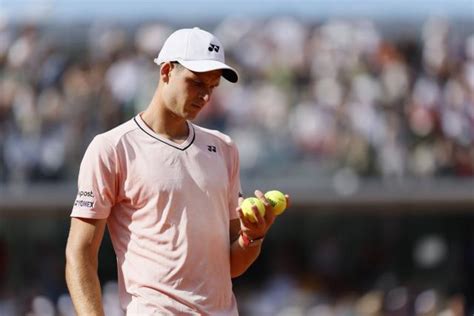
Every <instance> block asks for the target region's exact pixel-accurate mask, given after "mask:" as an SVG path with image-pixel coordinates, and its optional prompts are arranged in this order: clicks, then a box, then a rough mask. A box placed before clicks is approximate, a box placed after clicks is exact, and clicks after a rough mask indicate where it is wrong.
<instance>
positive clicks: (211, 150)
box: [207, 145, 217, 153]
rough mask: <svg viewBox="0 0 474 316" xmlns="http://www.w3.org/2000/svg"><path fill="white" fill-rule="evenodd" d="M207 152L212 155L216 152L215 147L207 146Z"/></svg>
mask: <svg viewBox="0 0 474 316" xmlns="http://www.w3.org/2000/svg"><path fill="white" fill-rule="evenodd" d="M207 150H209V151H210V152H212V153H216V152H217V148H216V146H211V145H207Z"/></svg>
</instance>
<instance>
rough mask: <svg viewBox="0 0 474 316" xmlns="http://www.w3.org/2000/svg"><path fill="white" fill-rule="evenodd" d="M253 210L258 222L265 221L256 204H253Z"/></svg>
mask: <svg viewBox="0 0 474 316" xmlns="http://www.w3.org/2000/svg"><path fill="white" fill-rule="evenodd" d="M265 210H266V207H265ZM252 211H253V214H254V215H255V219H256V220H257V221H256V223H257V224H261V223H264V222H265V220H264V219H263V217H262V215H260V211H259V210H258V208H257V207H256V206H255V205H254V206H252Z"/></svg>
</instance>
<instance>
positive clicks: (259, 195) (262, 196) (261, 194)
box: [254, 190, 267, 201]
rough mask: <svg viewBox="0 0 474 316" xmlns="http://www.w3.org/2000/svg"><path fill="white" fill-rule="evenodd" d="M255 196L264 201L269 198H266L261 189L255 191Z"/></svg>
mask: <svg viewBox="0 0 474 316" xmlns="http://www.w3.org/2000/svg"><path fill="white" fill-rule="evenodd" d="M254 194H255V196H256V197H258V198H259V199H260V200H262V201H266V200H267V199H266V198H265V195H264V194H263V193H262V191H260V190H255V192H254Z"/></svg>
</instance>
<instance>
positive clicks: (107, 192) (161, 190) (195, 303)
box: [71, 115, 240, 315]
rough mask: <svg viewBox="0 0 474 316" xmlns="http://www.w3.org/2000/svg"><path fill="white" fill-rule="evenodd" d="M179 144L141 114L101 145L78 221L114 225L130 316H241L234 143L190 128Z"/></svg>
mask: <svg viewBox="0 0 474 316" xmlns="http://www.w3.org/2000/svg"><path fill="white" fill-rule="evenodd" d="M188 126H189V130H190V133H189V137H188V138H187V140H186V141H185V142H183V143H182V144H176V143H174V142H171V141H169V140H167V139H165V138H163V137H161V136H160V135H158V134H156V133H154V132H153V130H151V129H150V128H149V127H148V126H147V125H146V124H145V123H144V122H143V120H142V119H141V117H140V115H137V116H136V117H135V118H133V119H132V120H130V121H128V122H125V123H124V124H122V125H120V126H118V127H116V128H114V129H112V130H110V131H108V132H106V133H104V134H100V135H98V136H96V137H95V138H94V140H93V141H92V142H91V144H90V145H89V148H88V149H87V151H86V153H85V155H84V158H83V161H82V163H81V168H80V172H79V180H78V187H79V188H78V189H79V190H78V195H77V199H76V201H75V203H74V207H73V210H72V214H71V216H72V217H81V218H97V219H101V218H107V226H108V229H109V233H110V236H111V240H112V244H113V247H114V250H115V253H116V256H117V268H118V281H119V291H120V302H121V305H122V308H123V309H124V310H126V311H127V315H155V314H156V315H163V314H166V315H183V314H184V315H187V314H193V315H194V314H203V315H207V314H212V315H237V314H238V312H237V305H236V300H235V297H234V294H233V292H232V281H231V275H230V242H229V221H230V220H231V219H235V218H237V217H238V215H237V213H236V212H235V209H236V207H237V203H238V195H239V192H240V179H239V178H240V176H239V159H238V151H237V148H236V146H235V144H234V143H233V142H232V140H231V139H230V138H229V137H228V136H226V135H224V134H222V133H220V132H218V131H213V130H208V129H205V128H202V127H199V126H197V125H194V124H192V123H189V122H188Z"/></svg>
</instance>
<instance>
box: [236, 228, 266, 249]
mask: <svg viewBox="0 0 474 316" xmlns="http://www.w3.org/2000/svg"><path fill="white" fill-rule="evenodd" d="M264 238H265V236H262V237H257V238H255V237H253V238H251V237H249V236H248V235H247V234H245V233H244V232H242V231H241V232H240V236H239V244H240V245H241V246H242V248H249V247H257V246H260V245H261V244H262V243H263V239H264Z"/></svg>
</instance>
